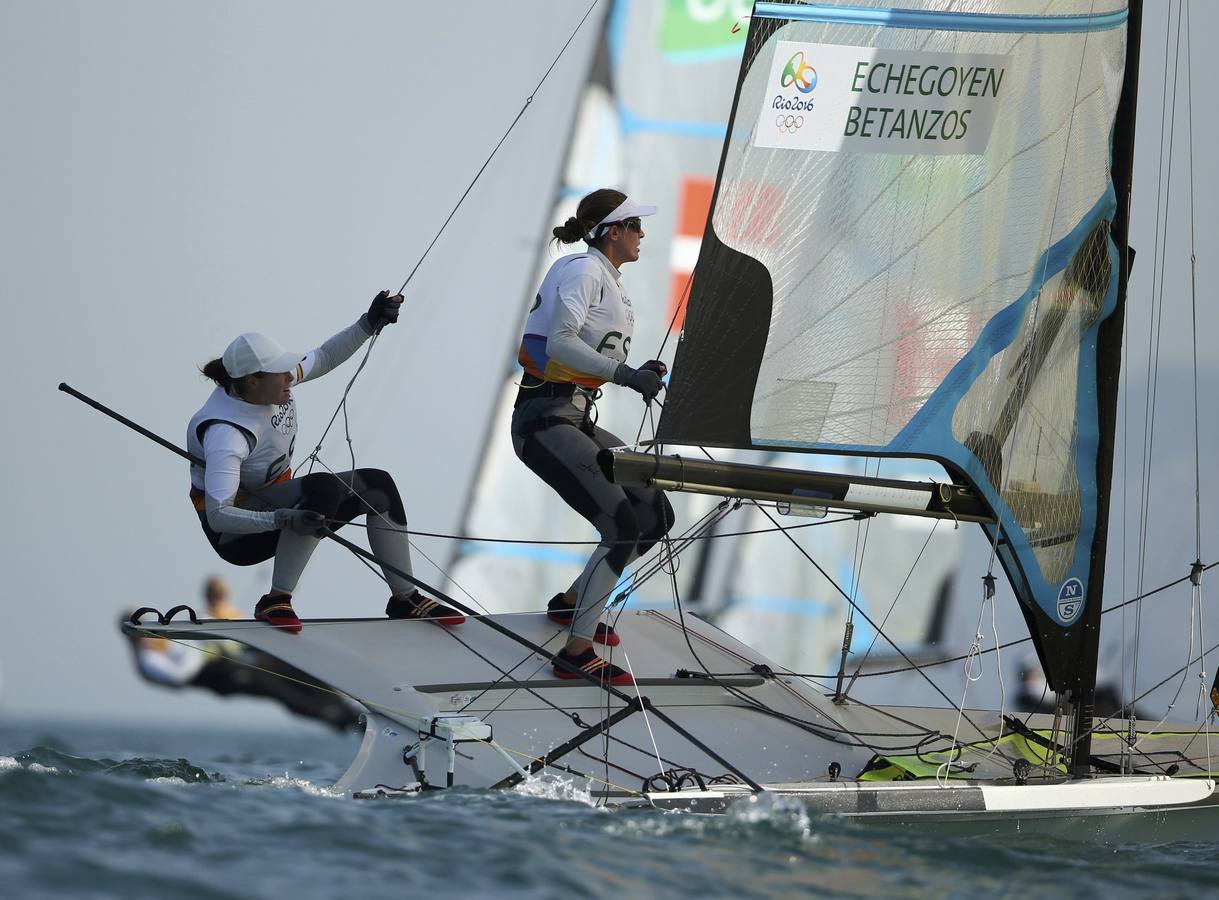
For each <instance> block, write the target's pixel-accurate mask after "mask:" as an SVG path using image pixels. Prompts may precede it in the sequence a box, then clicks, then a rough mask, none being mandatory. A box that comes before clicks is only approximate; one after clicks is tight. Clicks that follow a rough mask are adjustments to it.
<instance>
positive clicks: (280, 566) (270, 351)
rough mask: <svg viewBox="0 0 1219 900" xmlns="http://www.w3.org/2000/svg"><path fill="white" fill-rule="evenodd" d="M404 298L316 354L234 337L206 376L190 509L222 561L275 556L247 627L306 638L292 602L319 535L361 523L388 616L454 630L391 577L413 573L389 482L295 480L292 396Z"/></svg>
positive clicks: (377, 306)
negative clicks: (383, 584)
mask: <svg viewBox="0 0 1219 900" xmlns="http://www.w3.org/2000/svg"><path fill="white" fill-rule="evenodd" d="M401 305H402V297H401V296H400V295H399V296H394V297H391V296H390V295H389V293H388V292H387V291H381V292H380V293H379V294H377V296H376V297H374V298H373V301H372V305H371V306H369V308H368V312H366V313H365V314H364V315H362V316H361V317H360V318H359V320H358V321H357V322H356V323H355V324H354V325H351V326H349V327H347V328H345V329H343V330H342V331H340V332H339V333H338V334H336V335H335V336H334V337H332V338H330V339H329V340H328V341H326V342H325V343H324V344H322V345H321V346H320V347H318V348H317V349H316V350H314V351H312V352H310V353H306V354H301V353H289V352H287V351H285V350H284V348H283V347H281V346H280V345H279V344H277V343H276V342H275V341H273V340H271V339H270V338H268V337H266V336H265V335H261V334H257V333H255V332H249V333H246V334H242V335H239V336H238V337H237V338H236V339H234V340H233V342H232V343H231V344H229V345H228V347H227V348H226V349H225V351H224V355H223V356H221V357H220V358H219V359H213V360H212V361H211V362H209V363H208V364H207V365H205V366H204V367H203V369H202V372H203V374H204V375H206V376H207V377H208V378H210V379H211V380H212V381H214V382H215V383H216V389H215V390H214V391H212V394H211V396H210V397H208V399H207V402H206V403H204V404H203V406H202V407H201V408H200V409H199V411H198V412H196V413H195V414H194V416H192V417H191V420H190V424H189V426H188V427H187V434H186V443H187V449H188V450H189V451H190V453H191V455H192V456H194V457H195V458H196V459H202V460H203V461H204V463H205V465H204V466H203V467H199V466H197V465H193V464H192V465H191V469H190V482H191V490H190V496H191V501H192V502H193V503H194V506H195V510H196V512H198V514H199V522H200V524H201V525H202V526H203V532H204V534H205V535H207V539H208V541H209V542H210V543H211V545H212V547H213V548H214V549H215V551H216V553H217V554H218V555H219V556H220V558H221V559H223V560H225V561H226V562H230V563H232V564H233V565H237V566H250V565H254V564H255V563H260V562H263V561H264V560H267V559H271V558H272V557H274V559H275V566H274V570H273V572H272V575H271V589H270V590H269V591H268V592H267V593H266V594H265V595H264V596H263V597H262V598H261V599H260V600H259V601H258V604H257V606H255V608H254V618H256V619H259V620H261V621H263V622H267V623H268V624H271V625H274V626H276V627H278V628H282V629H283V630H285V631H289V632H292V633H293V634H296V633H299V632H300V630H301V622H300V619H299V618H297V615H296V611H295V610H294V609H293V608H292V593H293V591H294V590H295V589H296V583H297V581H298V580H299V579H300V576H301V573H302V572H303V571H304V568H305V564H306V563H307V562H308V561H309V557H310V555H311V554H312V553H313V550H314V548H315V547H316V546H317V544H318V541H319V540H320V539H321V538H322V536H323V535H324V533H325V531H324V530H325V529H326V528H332V529H338V528H339V527H341V526H342V525H343V524H345V523H347V522H350V521H351V520H352V519H354V518H356V517H357V516H361V515H363V516H366V521H367V523H368V543H369V546H370V547H371V549H372V552H373V554H374V555H375V556H376V557H377V558H378V559H380V560H382V561H383V562H384V563H386V564H387V565H385V566H384V567H383V570H382V571H383V572H384V575H385V580H386V581H387V582H388V583H389V586H390V590H391V591H392V594H391V596H390V598H389V603H388V605H387V606H386V609H385V612H386V614H387V615H388V616H389V617H390V618H391V619H431V620H433V621H435V622H439V623H441V624H443V625H458V624H461V623H462V622H464V621H465V619H464V618H463V617H462V616H461V615H460V614H459V613H457V612H456V611H455V610H452V609H449V608H448V607H446V606H441V605H440V604H439V603H437V602H436V601H435V600H432V599H429V598H427V597H425V596H423V595H422V594H420V593H419V592H418V591H417V590H415V588H414V586H413V585H412V584H411V583H410V582H409V581H407V580H406V579H404V578H402V577H401V576H400V575H398V574H397V572H395V571H394V569H398V570H400V571H403V572H406V573H407V574H411V571H412V570H411V554H410V545H409V543H408V538H407V533H406V512H405V511H404V509H403V506H402V498H401V496H400V495H399V493H398V488H397V486H396V485H395V484H394V480H393V479H392V478H391V477H390V476H389V474H388V473H387V472H383V471H382V470H380V469H356V470H354V471H349V472H340V473H338V474H337V475H335V474H330V473H328V472H327V473H314V474H309V475H305V476H303V477H300V478H294V477H292V468H291V465H292V449H293V445H294V444H295V443H296V427H297V422H296V400H295V399H294V398H293V396H292V388H293V387H294V386H295V385H298V384H303V383H304V382H306V381H312V380H313V379H315V378H320V377H321V376H322V375H325V374H326V373H327V372H329V371H331V370H332V369H334V368H335V367H336V366H338V365H339V364H340V363H342V362H344V361H345V360H346V359H347V358H348V357H350V356H351V355H352V354H353V353H355V351H356V350H357V349H358V348H359V347H360V346H361V345H362V344H363V343H364V342H365V341H366V340H368V338H369V336H370V335H372V334H374V333H376V332H378V331H379V330H380V329H381V328H383V327H385V326H386V325H392V324H394V323H395V322H397V321H398V312H399V308H400V307H401Z"/></svg>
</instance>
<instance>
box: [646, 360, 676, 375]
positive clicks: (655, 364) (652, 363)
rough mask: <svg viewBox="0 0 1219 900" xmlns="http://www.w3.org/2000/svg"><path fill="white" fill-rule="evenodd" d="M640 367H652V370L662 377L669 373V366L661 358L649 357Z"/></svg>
mask: <svg viewBox="0 0 1219 900" xmlns="http://www.w3.org/2000/svg"><path fill="white" fill-rule="evenodd" d="M639 368H640V369H650V370H651V371H653V372H655V373H656V374H657V375H659V376H660V377H661V378H664V377H665V376H666V375H668V374H669V367H668V366H666V365H665V364H664V362H663V361H662V360H659V359H649V360H648V361H647V362H645V363H644V364H643V365H642V366H640V367H639Z"/></svg>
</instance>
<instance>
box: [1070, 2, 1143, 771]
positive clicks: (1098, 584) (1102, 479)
mask: <svg viewBox="0 0 1219 900" xmlns="http://www.w3.org/2000/svg"><path fill="white" fill-rule="evenodd" d="M1129 11H1130V13H1129V16H1130V17H1129V19H1128V20H1127V24H1126V70H1125V74H1124V78H1123V81H1122V95H1121V99H1120V100H1119V101H1118V108H1117V120H1116V122H1115V123H1114V129H1113V164H1112V168H1111V177H1112V179H1113V186H1114V190H1115V191H1116V193H1117V212H1116V214H1115V215H1114V217H1113V226H1112V238H1113V242H1114V244H1115V245H1116V246H1117V250H1118V254H1119V256H1120V258H1121V266H1120V269H1119V272H1118V283H1117V306H1116V308H1115V309H1114V311H1113V314H1112V315H1110V316H1109V318H1108V319H1106V320H1105V321H1104V322H1103V323H1102V324H1101V326H1100V330H1099V333H1098V336H1097V348H1096V352H1097V370H1098V377H1097V385H1096V387H1097V391H1096V393H1097V397H1096V401H1097V411H1098V416H1097V420H1098V422H1097V423H1098V425H1099V438H1100V440H1099V445H1098V447H1097V456H1096V484H1097V500H1096V515H1097V522H1096V532H1095V537H1094V538H1093V541H1092V561H1091V572H1090V575H1089V578H1088V588H1087V601H1086V603H1085V604H1084V615H1083V619H1082V620H1081V626H1080V627H1081V628H1082V631H1083V633H1082V635H1081V640H1080V644H1079V665H1078V668H1077V674H1076V679H1075V684H1074V685H1073V686H1072V687H1071V688H1070V692H1069V693H1070V698H1071V704H1072V707H1073V710H1074V726H1073V732H1072V735H1071V748H1072V753H1071V774H1072V775H1074V776H1076V777H1086V776H1087V775H1088V774H1090V771H1091V767H1090V765H1089V758H1090V757H1091V755H1092V717H1093V709H1094V702H1095V697H1096V667H1097V662H1098V656H1099V652H1100V626H1101V600H1102V594H1103V585H1104V580H1105V555H1106V549H1107V545H1108V525H1109V488H1110V485H1111V482H1112V476H1113V446H1114V435H1115V432H1116V424H1117V395H1118V385H1119V381H1120V376H1121V360H1122V328H1123V324H1124V322H1125V318H1126V286H1127V281H1128V279H1129V274H1130V247H1129V243H1128V239H1129V235H1130V192H1131V179H1132V173H1133V170H1134V124H1135V105H1136V101H1137V98H1138V84H1139V42H1140V38H1141V36H1142V28H1143V2H1142V0H1130V6H1129Z"/></svg>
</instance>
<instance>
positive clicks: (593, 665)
mask: <svg viewBox="0 0 1219 900" xmlns="http://www.w3.org/2000/svg"><path fill="white" fill-rule="evenodd" d="M563 663H566V664H567V665H563ZM568 666H571V667H573V668H576V669H579V670H580V671H581V672H583V673H585V674H586V675H591V676H592V677H593V678H595V679H599V680H600V682H601V683H602V684H634V683H635V679H634V678H632V677H631V673H630V672H628V671H627V670H626V669H623V668H621V667H619V666H616V665H614V664H613V663H609V662H606V661H605V660H603V659H602V658H601V657H599V656H598V655H597V654H596V653H594V652H593V651H592V650H585V651H584V652H583V653H581V654H580V655H579V656H570V655H568V653H567V651H566V650H560V651H559V652H558V653H556V654H555V663H554V676H555V678H566V679H568V680H572V679H576V678H579V677H580V676H579V675H578V674H577V673H576V672H573V671H572V670H571V669H570V668H568Z"/></svg>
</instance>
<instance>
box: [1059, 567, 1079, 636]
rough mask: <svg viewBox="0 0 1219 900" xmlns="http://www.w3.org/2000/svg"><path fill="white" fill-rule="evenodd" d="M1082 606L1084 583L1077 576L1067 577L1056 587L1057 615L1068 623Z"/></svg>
mask: <svg viewBox="0 0 1219 900" xmlns="http://www.w3.org/2000/svg"><path fill="white" fill-rule="evenodd" d="M1083 608H1084V583H1083V582H1082V581H1080V580H1079V579H1078V578H1068V579H1067V580H1066V581H1064V582H1063V583H1062V587H1061V588H1059V589H1058V617H1059V618H1060V619H1062V621H1063V623H1064V624H1067V625H1070V624H1071V623H1072V622H1074V621H1075V619H1076V618H1077V617H1078V616H1079V613H1080V610H1082V609H1083Z"/></svg>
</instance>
